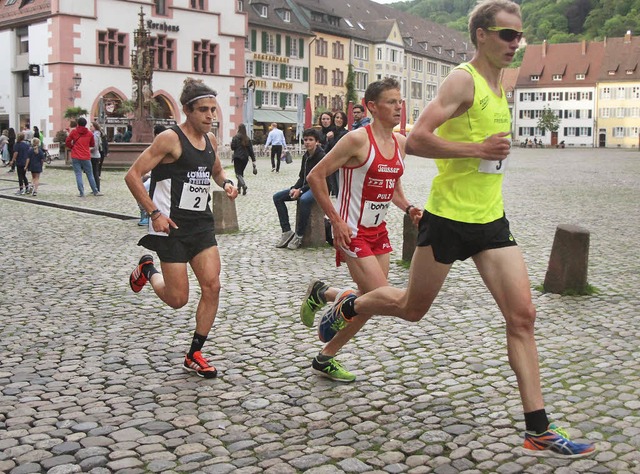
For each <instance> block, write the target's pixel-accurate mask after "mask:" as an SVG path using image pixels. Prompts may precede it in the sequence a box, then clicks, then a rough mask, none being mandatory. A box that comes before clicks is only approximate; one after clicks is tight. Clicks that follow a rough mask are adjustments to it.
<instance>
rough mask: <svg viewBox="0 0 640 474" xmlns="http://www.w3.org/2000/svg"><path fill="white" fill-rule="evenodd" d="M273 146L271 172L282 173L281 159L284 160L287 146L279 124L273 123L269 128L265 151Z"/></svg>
mask: <svg viewBox="0 0 640 474" xmlns="http://www.w3.org/2000/svg"><path fill="white" fill-rule="evenodd" d="M268 146H271V172H272V173H273V172H274V171H275V172H276V173H279V172H280V159H281V158H282V150H283V148H284V147H286V146H287V142H286V141H285V139H284V133H282V130H280V129H279V128H278V124H277V123H275V122H273V123H272V124H271V126H270V127H269V135H267V143H265V144H264V147H265V149H266V148H267V147H268Z"/></svg>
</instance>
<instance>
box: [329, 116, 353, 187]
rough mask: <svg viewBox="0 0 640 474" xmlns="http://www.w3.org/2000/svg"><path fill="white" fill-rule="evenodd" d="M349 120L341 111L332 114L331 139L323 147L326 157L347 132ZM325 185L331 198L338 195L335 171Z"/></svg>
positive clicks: (336, 173)
mask: <svg viewBox="0 0 640 474" xmlns="http://www.w3.org/2000/svg"><path fill="white" fill-rule="evenodd" d="M348 121H349V118H348V117H347V114H345V113H344V112H343V111H341V110H339V111H338V112H336V113H335V114H333V124H332V127H333V131H332V132H331V139H330V140H327V144H326V145H325V146H324V153H325V154H326V155H328V154H329V152H330V151H331V150H332V149H333V147H334V146H336V143H338V142H339V141H340V139H341V138H342V137H344V136H345V135H346V134H347V133H348V132H349V130H347V123H348ZM327 185H328V186H329V194H330V195H331V196H337V195H338V172H337V171H336V172H335V173H333V174H332V175H331V176H329V177H328V178H327Z"/></svg>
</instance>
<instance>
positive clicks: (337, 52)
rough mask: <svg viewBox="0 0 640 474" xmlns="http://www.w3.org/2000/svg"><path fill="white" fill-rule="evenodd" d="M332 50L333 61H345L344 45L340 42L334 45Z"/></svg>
mask: <svg viewBox="0 0 640 474" xmlns="http://www.w3.org/2000/svg"><path fill="white" fill-rule="evenodd" d="M331 49H332V56H331V57H332V58H333V59H344V45H343V44H342V43H341V42H340V41H336V42H335V43H333V44H332V45H331Z"/></svg>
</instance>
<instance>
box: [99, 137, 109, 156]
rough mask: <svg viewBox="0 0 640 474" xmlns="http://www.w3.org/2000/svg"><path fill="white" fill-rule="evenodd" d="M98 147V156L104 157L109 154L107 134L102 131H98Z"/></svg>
mask: <svg viewBox="0 0 640 474" xmlns="http://www.w3.org/2000/svg"><path fill="white" fill-rule="evenodd" d="M98 146H99V149H100V156H101V157H102V158H104V157H105V156H107V155H108V154H109V141H108V140H107V135H106V134H104V133H100V143H99V144H98Z"/></svg>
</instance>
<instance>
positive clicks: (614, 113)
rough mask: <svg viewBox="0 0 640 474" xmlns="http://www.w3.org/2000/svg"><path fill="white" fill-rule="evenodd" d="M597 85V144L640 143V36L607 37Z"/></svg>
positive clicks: (611, 145) (635, 144)
mask: <svg viewBox="0 0 640 474" xmlns="http://www.w3.org/2000/svg"><path fill="white" fill-rule="evenodd" d="M604 43H605V57H604V61H603V64H602V69H601V73H600V78H599V81H598V86H597V97H598V103H597V110H598V113H597V129H598V136H597V138H598V142H597V143H598V146H600V147H608V148H615V147H618V148H637V147H638V146H640V68H639V67H638V66H639V64H638V63H640V38H638V37H635V38H634V37H632V36H631V33H630V32H628V33H627V34H626V35H625V36H624V38H607V39H605V41H604Z"/></svg>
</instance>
